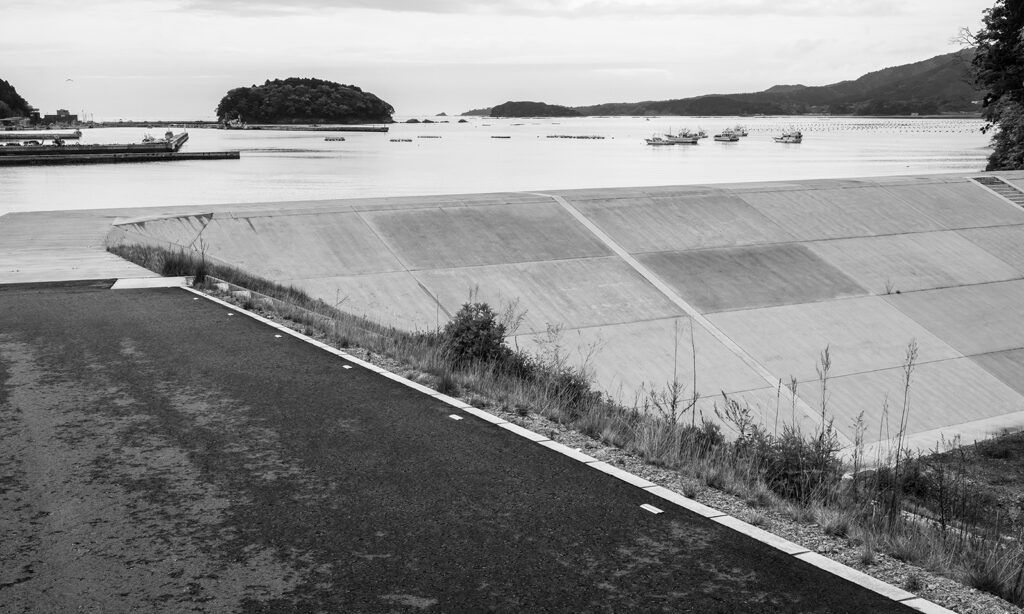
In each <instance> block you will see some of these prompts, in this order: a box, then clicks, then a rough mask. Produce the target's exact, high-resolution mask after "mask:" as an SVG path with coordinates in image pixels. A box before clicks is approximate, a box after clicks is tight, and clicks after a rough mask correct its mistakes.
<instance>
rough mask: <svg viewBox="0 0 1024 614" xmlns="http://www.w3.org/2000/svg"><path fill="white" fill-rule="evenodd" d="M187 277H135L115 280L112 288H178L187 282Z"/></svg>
mask: <svg viewBox="0 0 1024 614" xmlns="http://www.w3.org/2000/svg"><path fill="white" fill-rule="evenodd" d="M187 279H188V278H186V277H133V278H121V279H118V280H117V281H115V282H114V285H113V286H111V287H110V289H111V290H141V289H146V288H178V287H184V286H185V285H186V284H187Z"/></svg>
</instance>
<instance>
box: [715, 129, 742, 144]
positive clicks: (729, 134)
mask: <svg viewBox="0 0 1024 614" xmlns="http://www.w3.org/2000/svg"><path fill="white" fill-rule="evenodd" d="M715 140H716V141H723V142H726V143H732V142H735V141H738V140H740V136H739V135H738V134H736V133H735V132H733V131H732V129H731V128H726V129H725V130H722V131H721V132H720V133H718V134H716V135H715Z"/></svg>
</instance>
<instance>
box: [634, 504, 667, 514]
mask: <svg viewBox="0 0 1024 614" xmlns="http://www.w3.org/2000/svg"><path fill="white" fill-rule="evenodd" d="M640 509H642V510H647V511H648V512H650V513H652V514H660V513H662V512H664V511H665V510H662V509H659V508H657V507H654V506H653V505H650V504H648V503H644V504H643V505H641V506H640Z"/></svg>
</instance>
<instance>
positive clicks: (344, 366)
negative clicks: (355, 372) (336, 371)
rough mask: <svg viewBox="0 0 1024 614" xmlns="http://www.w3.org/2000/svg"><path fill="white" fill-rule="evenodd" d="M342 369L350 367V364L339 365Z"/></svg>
mask: <svg viewBox="0 0 1024 614" xmlns="http://www.w3.org/2000/svg"><path fill="white" fill-rule="evenodd" d="M341 368H342V369H351V368H352V365H341Z"/></svg>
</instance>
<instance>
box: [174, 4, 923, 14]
mask: <svg viewBox="0 0 1024 614" xmlns="http://www.w3.org/2000/svg"><path fill="white" fill-rule="evenodd" d="M180 1H181V4H180V7H181V8H182V9H185V10H200V11H206V12H215V13H228V14H232V15H236V16H240V17H244V16H246V15H291V14H310V13H322V12H336V11H340V10H346V9H365V10H377V11H387V12H400V13H437V14H491V15H524V16H548V17H585V16H602V15H636V16H642V15H722V16H739V15H793V16H822V17H839V16H857V15H863V16H878V15H891V14H899V13H908V12H910V11H912V10H913V8H912V6H911V5H912V4H914V1H915V0H910V1H909V2H904V3H894V2H890V1H889V0H862V1H859V2H850V1H849V0H717V1H715V2H708V1H707V0H291V1H289V2H287V3H285V2H281V0H180ZM918 1H919V2H920V1H923V0H918Z"/></svg>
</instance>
